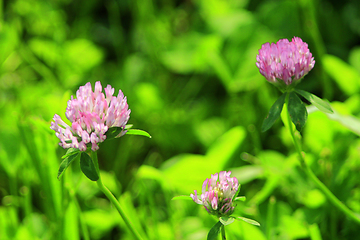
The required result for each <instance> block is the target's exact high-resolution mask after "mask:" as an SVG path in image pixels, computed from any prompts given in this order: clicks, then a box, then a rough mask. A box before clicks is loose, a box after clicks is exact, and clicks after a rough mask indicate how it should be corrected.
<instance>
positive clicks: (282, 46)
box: [256, 37, 315, 87]
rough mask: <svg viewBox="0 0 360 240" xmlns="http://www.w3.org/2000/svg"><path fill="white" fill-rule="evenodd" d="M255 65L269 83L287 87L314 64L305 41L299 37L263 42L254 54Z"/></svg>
mask: <svg viewBox="0 0 360 240" xmlns="http://www.w3.org/2000/svg"><path fill="white" fill-rule="evenodd" d="M256 61H257V62H256V66H257V67H258V68H259V70H260V73H261V74H262V75H263V76H264V77H265V78H266V79H267V80H268V81H269V82H271V83H274V84H277V83H279V84H280V85H283V84H282V83H281V82H278V79H280V80H282V81H283V82H284V83H285V84H286V86H285V87H287V86H288V85H290V84H292V83H293V82H294V81H296V80H299V79H301V78H302V77H304V76H305V75H306V74H307V73H308V72H309V71H310V70H311V69H312V68H313V67H314V65H315V60H314V58H313V57H312V54H311V52H310V50H309V49H308V45H307V43H305V42H303V41H302V40H301V38H299V37H293V39H292V41H291V42H289V40H287V39H280V40H279V41H278V42H277V43H271V44H270V43H265V44H263V45H262V47H261V49H259V54H258V55H257V56H256Z"/></svg>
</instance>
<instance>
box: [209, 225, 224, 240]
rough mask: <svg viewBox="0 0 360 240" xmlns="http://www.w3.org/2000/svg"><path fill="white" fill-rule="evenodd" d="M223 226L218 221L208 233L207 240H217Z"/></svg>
mask: <svg viewBox="0 0 360 240" xmlns="http://www.w3.org/2000/svg"><path fill="white" fill-rule="evenodd" d="M222 226H223V224H222V223H221V222H220V221H218V222H217V223H216V224H215V225H214V226H213V227H212V228H211V229H210V231H209V233H208V235H207V240H217V237H218V235H219V233H220V228H221V227H222Z"/></svg>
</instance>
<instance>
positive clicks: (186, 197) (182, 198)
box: [171, 195, 193, 200]
mask: <svg viewBox="0 0 360 240" xmlns="http://www.w3.org/2000/svg"><path fill="white" fill-rule="evenodd" d="M171 200H193V199H192V198H191V197H190V196H189V195H181V196H176V197H173V198H172V199H171Z"/></svg>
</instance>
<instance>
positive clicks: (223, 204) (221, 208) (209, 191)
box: [190, 171, 240, 217]
mask: <svg viewBox="0 0 360 240" xmlns="http://www.w3.org/2000/svg"><path fill="white" fill-rule="evenodd" d="M230 174H231V172H230V171H228V172H226V171H222V172H220V173H219V174H218V173H215V174H214V175H211V178H207V179H206V180H205V181H204V183H203V186H202V194H201V196H200V199H198V196H197V191H196V190H194V193H195V194H190V197H191V198H192V199H193V200H194V202H196V203H197V204H200V205H203V206H204V207H205V209H206V210H207V211H208V213H210V214H213V215H216V216H218V217H222V216H230V215H231V214H232V213H233V212H234V209H235V206H234V203H233V200H234V198H235V197H236V196H235V195H236V193H237V191H238V189H239V187H240V185H239V183H238V180H237V179H236V177H230Z"/></svg>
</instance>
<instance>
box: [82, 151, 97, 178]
mask: <svg viewBox="0 0 360 240" xmlns="http://www.w3.org/2000/svg"><path fill="white" fill-rule="evenodd" d="M80 168H81V171H82V172H83V173H84V174H85V176H87V177H88V178H89V179H90V180H91V181H97V180H98V179H99V175H98V173H97V171H96V168H95V165H94V162H93V160H92V159H91V157H90V156H89V155H88V154H87V153H85V152H83V153H81V157H80Z"/></svg>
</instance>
